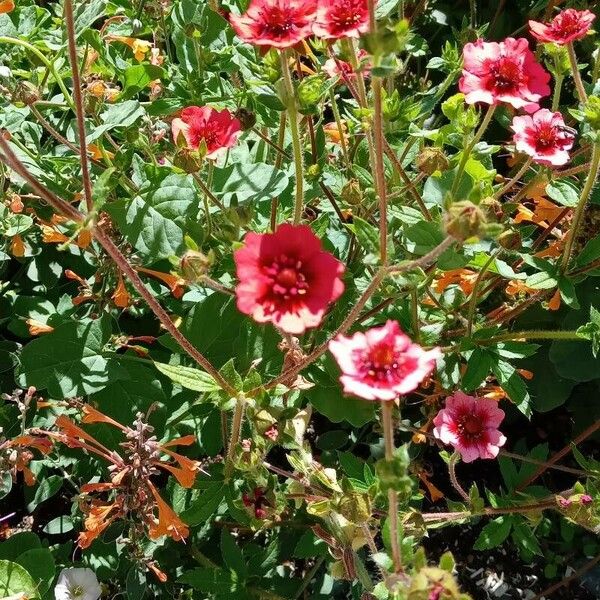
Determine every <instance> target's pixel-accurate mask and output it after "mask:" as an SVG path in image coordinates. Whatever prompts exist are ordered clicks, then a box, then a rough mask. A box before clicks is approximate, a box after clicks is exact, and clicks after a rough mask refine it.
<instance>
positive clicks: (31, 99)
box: [14, 81, 41, 106]
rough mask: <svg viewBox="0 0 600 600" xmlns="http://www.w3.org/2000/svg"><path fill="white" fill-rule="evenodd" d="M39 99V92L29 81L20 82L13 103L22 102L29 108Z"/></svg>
mask: <svg viewBox="0 0 600 600" xmlns="http://www.w3.org/2000/svg"><path fill="white" fill-rule="evenodd" d="M40 98H41V95H40V91H39V90H38V89H37V88H36V87H35V86H34V85H33V84H32V83H29V81H22V82H21V83H19V85H18V86H17V88H16V89H15V93H14V100H15V102H22V103H23V104H26V105H27V106H29V105H30V104H35V103H36V102H37V101H38V100H39V99H40Z"/></svg>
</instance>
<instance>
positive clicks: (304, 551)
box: [293, 530, 327, 558]
mask: <svg viewBox="0 0 600 600" xmlns="http://www.w3.org/2000/svg"><path fill="white" fill-rule="evenodd" d="M326 555H327V544H326V543H325V542H324V541H323V540H322V539H321V538H318V537H317V536H316V535H315V534H314V533H313V532H312V531H311V530H307V531H305V532H304V533H303V534H302V537H301V538H300V539H299V540H298V543H297V544H296V547H295V548H294V554H293V556H294V557H295V558H312V557H313V556H326Z"/></svg>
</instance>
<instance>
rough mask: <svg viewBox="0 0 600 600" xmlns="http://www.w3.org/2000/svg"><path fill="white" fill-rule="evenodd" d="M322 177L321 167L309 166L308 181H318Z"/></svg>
mask: <svg viewBox="0 0 600 600" xmlns="http://www.w3.org/2000/svg"><path fill="white" fill-rule="evenodd" d="M320 176H321V167H320V166H319V165H309V166H308V167H307V168H306V179H308V180H309V181H316V180H318V179H319V177H320Z"/></svg>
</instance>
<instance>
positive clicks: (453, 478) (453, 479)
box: [448, 452, 471, 503]
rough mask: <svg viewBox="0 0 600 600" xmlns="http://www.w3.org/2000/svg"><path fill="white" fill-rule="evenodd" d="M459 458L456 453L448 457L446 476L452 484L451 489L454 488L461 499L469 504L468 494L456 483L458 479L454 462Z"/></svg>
mask: <svg viewBox="0 0 600 600" xmlns="http://www.w3.org/2000/svg"><path fill="white" fill-rule="evenodd" d="M459 458H460V454H458V452H455V453H454V454H453V455H452V456H451V457H450V460H449V462H448V475H449V476H450V481H451V483H452V487H454V489H455V490H456V491H457V492H458V493H459V494H460V496H461V498H462V499H463V500H464V501H465V502H468V503H470V502H471V499H470V498H469V494H467V492H465V490H464V489H463V487H462V485H460V482H459V481H458V477H456V462H457V461H458V459H459Z"/></svg>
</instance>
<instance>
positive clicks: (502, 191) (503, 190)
mask: <svg viewBox="0 0 600 600" xmlns="http://www.w3.org/2000/svg"><path fill="white" fill-rule="evenodd" d="M532 162H533V159H532V158H528V159H527V160H526V161H525V162H524V163H523V165H522V166H521V168H520V169H519V170H518V171H517V172H516V173H515V176H514V177H513V178H512V179H511V180H510V181H509V182H508V183H507V184H505V185H503V186H502V187H501V188H500V189H499V190H498V191H497V192H496V193H495V194H494V198H496V199H500V198H502V196H504V194H506V192H509V191H510V190H512V189H513V187H514V186H515V184H517V183H518V182H519V181H521V177H523V175H525V173H527V171H528V170H529V167H530V166H531V163H532Z"/></svg>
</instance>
